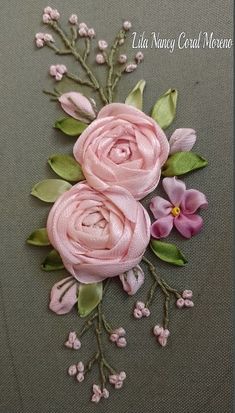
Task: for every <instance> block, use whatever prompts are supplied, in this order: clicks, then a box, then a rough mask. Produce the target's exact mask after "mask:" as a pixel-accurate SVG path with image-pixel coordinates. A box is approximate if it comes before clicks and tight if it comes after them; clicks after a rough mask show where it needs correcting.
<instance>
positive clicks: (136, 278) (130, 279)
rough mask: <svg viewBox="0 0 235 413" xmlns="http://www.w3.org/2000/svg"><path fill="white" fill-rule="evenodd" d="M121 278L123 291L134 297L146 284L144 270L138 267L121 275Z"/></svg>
mask: <svg viewBox="0 0 235 413" xmlns="http://www.w3.org/2000/svg"><path fill="white" fill-rule="evenodd" d="M119 278H120V280H121V282H122V286H123V290H124V291H126V292H127V294H128V295H134V294H135V293H136V291H138V289H139V288H140V287H141V285H142V284H143V283H144V272H143V270H142V268H141V267H140V266H139V265H137V266H136V267H134V268H132V269H131V270H129V271H127V272H125V273H123V274H120V275H119Z"/></svg>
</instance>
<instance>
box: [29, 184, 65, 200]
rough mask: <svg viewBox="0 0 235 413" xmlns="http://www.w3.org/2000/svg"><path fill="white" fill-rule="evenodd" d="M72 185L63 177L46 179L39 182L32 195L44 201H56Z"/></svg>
mask: <svg viewBox="0 0 235 413" xmlns="http://www.w3.org/2000/svg"><path fill="white" fill-rule="evenodd" d="M70 188H72V185H71V184H69V183H68V182H66V181H63V180H62V179H44V181H40V182H38V183H37V184H36V185H35V186H34V187H33V189H32V191H31V195H33V196H35V197H36V198H38V199H41V201H44V202H55V201H56V200H57V198H59V196H60V195H61V194H63V193H64V192H65V191H68V190H69V189H70Z"/></svg>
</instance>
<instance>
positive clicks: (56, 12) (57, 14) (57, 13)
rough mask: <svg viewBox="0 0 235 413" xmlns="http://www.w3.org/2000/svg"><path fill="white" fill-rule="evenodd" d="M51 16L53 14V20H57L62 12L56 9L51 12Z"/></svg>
mask: <svg viewBox="0 0 235 413" xmlns="http://www.w3.org/2000/svg"><path fill="white" fill-rule="evenodd" d="M50 16H51V18H52V20H55V21H57V20H59V18H60V13H59V12H58V10H56V9H54V10H52V11H51V12H50Z"/></svg>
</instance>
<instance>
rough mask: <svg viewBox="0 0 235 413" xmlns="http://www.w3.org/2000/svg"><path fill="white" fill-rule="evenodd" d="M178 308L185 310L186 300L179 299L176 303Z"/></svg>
mask: <svg viewBox="0 0 235 413" xmlns="http://www.w3.org/2000/svg"><path fill="white" fill-rule="evenodd" d="M176 306H177V307H178V308H183V307H184V299H183V298H178V300H177V301H176Z"/></svg>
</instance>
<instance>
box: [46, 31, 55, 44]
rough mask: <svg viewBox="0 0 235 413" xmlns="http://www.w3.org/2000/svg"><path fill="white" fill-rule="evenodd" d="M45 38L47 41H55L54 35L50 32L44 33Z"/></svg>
mask: <svg viewBox="0 0 235 413" xmlns="http://www.w3.org/2000/svg"><path fill="white" fill-rule="evenodd" d="M44 40H45V42H51V43H54V39H53V37H52V35H51V34H49V33H45V34H44Z"/></svg>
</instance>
